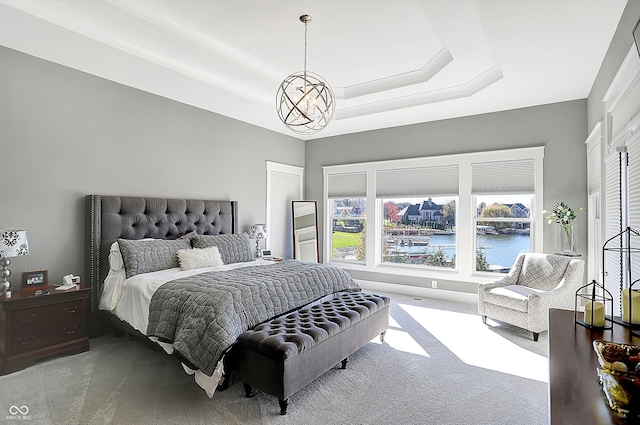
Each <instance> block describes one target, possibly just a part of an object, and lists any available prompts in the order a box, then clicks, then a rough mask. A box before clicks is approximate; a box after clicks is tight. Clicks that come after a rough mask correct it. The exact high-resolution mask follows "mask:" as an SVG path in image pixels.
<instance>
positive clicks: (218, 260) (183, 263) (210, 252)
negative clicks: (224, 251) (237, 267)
mask: <svg viewBox="0 0 640 425" xmlns="http://www.w3.org/2000/svg"><path fill="white" fill-rule="evenodd" d="M178 262H179V263H180V269H182V270H191V269H201V268H203V267H215V266H222V265H224V262H223V261H222V257H220V251H218V247H217V246H212V247H209V248H193V249H179V250H178Z"/></svg>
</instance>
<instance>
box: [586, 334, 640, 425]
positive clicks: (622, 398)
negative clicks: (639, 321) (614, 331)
mask: <svg viewBox="0 0 640 425" xmlns="http://www.w3.org/2000/svg"><path fill="white" fill-rule="evenodd" d="M593 348H594V350H595V352H596V355H597V356H598V362H599V363H600V367H599V368H598V376H599V377H600V383H601V384H602V390H603V392H604V395H605V397H606V398H607V401H608V403H609V407H611V410H612V411H613V412H614V413H615V414H616V415H617V416H618V417H619V418H626V419H638V418H640V346H637V345H629V344H618V343H615V342H609V341H603V340H597V341H593Z"/></svg>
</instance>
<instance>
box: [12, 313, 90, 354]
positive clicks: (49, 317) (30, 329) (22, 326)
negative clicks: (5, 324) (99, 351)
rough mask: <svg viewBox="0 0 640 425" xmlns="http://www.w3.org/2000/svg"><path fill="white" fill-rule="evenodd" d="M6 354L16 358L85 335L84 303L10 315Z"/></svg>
mask: <svg viewBox="0 0 640 425" xmlns="http://www.w3.org/2000/svg"><path fill="white" fill-rule="evenodd" d="M11 315H12V320H11V324H12V326H11V330H10V331H11V335H13V338H12V341H11V343H10V344H9V345H8V346H7V347H6V348H7V351H8V353H10V354H20V353H24V352H27V351H31V350H34V349H37V348H40V347H44V346H48V345H52V344H58V343H60V342H65V341H69V340H72V339H75V338H79V337H82V336H84V335H85V329H84V326H85V325H84V323H85V321H84V317H85V312H84V303H83V301H82V300H73V301H67V302H61V303H54V304H48V305H43V306H39V307H32V308H29V309H23V310H16V311H13V312H12V313H11Z"/></svg>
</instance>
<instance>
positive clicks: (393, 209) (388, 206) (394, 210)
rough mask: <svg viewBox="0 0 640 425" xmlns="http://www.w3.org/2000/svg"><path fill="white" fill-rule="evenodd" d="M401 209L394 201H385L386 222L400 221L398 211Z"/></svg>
mask: <svg viewBox="0 0 640 425" xmlns="http://www.w3.org/2000/svg"><path fill="white" fill-rule="evenodd" d="M399 211H400V208H398V205H397V204H396V203H394V202H385V203H384V219H385V223H386V222H390V223H397V222H398V221H400V217H398V212H399Z"/></svg>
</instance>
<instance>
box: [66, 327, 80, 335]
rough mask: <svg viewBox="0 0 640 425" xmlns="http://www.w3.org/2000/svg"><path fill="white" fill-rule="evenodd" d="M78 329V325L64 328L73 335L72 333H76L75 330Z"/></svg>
mask: <svg viewBox="0 0 640 425" xmlns="http://www.w3.org/2000/svg"><path fill="white" fill-rule="evenodd" d="M76 329H78V327H77V326H74V327H73V329H67V328H64V331H65V332H66V333H67V334H68V335H71V334H72V333H74V332H75V331H76Z"/></svg>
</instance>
